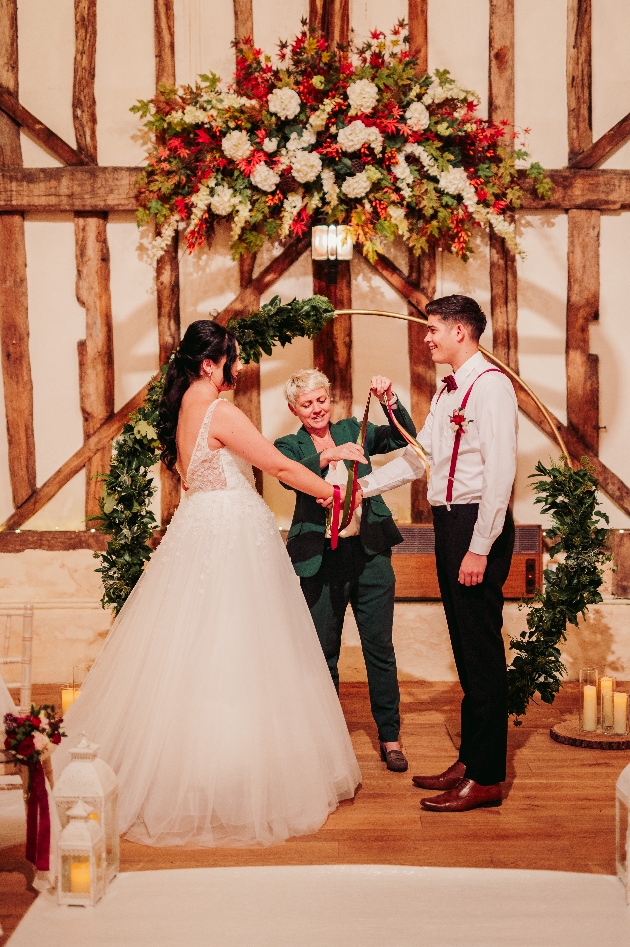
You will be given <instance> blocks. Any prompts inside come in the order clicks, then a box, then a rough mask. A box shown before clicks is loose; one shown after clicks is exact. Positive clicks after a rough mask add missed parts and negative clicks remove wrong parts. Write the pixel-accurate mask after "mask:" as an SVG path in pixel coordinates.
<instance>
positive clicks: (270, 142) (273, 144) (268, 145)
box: [262, 138, 278, 155]
mask: <svg viewBox="0 0 630 947" xmlns="http://www.w3.org/2000/svg"><path fill="white" fill-rule="evenodd" d="M262 147H263V151H266V152H267V154H268V155H270V154H273V152H274V151H275V150H276V148H277V147H278V139H277V138H265V140H264V141H263V145H262Z"/></svg>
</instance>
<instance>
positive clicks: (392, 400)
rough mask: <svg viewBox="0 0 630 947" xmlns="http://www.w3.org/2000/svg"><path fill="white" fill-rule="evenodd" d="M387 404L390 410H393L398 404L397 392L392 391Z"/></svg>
mask: <svg viewBox="0 0 630 947" xmlns="http://www.w3.org/2000/svg"><path fill="white" fill-rule="evenodd" d="M387 404H388V405H389V407H390V408H393V407H394V405H396V404H398V395H397V394H396V392H395V391H390V393H389V398H388V399H387Z"/></svg>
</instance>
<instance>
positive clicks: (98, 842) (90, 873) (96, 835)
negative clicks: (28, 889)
mask: <svg viewBox="0 0 630 947" xmlns="http://www.w3.org/2000/svg"><path fill="white" fill-rule="evenodd" d="M91 814H92V813H91V810H90V807H89V806H86V805H85V803H84V802H82V801H81V800H80V799H79V801H78V802H76V803H75V804H74V806H72V807H71V808H70V809H69V810H68V812H67V817H68V821H67V824H66V827H65V828H64V830H63V832H62V833H61V836H60V838H59V847H58V856H57V857H58V859H59V862H58V879H59V880H58V886H57V892H58V898H59V904H79V905H80V904H83V905H92V906H93V905H95V904H96V903H97V902H98V901H100V899H101V898H102V897H103V894H104V892H105V883H106V882H105V837H104V835H103V830H102V829H101V827H100V825H99V824H98V822H95V821H94V819H91V818H90V815H91Z"/></svg>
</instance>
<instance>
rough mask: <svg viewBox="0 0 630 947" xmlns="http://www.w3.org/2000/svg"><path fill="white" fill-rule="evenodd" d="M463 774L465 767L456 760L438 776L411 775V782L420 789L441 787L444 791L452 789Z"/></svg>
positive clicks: (464, 773)
mask: <svg viewBox="0 0 630 947" xmlns="http://www.w3.org/2000/svg"><path fill="white" fill-rule="evenodd" d="M465 775H466V767H465V766H464V764H463V763H460V761H459V760H457V762H456V763H453V765H452V766H449V768H448V769H447V770H444V772H443V773H440V774H439V775H438V776H412V777H411V782H412V783H413V784H414V786H419V787H420V789H441V790H442V792H444V791H445V790H446V789H454V788H455V786H457V784H458V782H459V781H460V779H463V778H464V776H465Z"/></svg>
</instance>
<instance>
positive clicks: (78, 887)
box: [70, 861, 90, 894]
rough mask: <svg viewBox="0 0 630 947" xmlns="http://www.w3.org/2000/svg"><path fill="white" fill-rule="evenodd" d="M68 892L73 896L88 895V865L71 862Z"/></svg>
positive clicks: (86, 863)
mask: <svg viewBox="0 0 630 947" xmlns="http://www.w3.org/2000/svg"><path fill="white" fill-rule="evenodd" d="M70 891H71V892H72V893H73V894H89V893H90V863H89V861H86V862H73V863H72V864H71V865H70Z"/></svg>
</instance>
